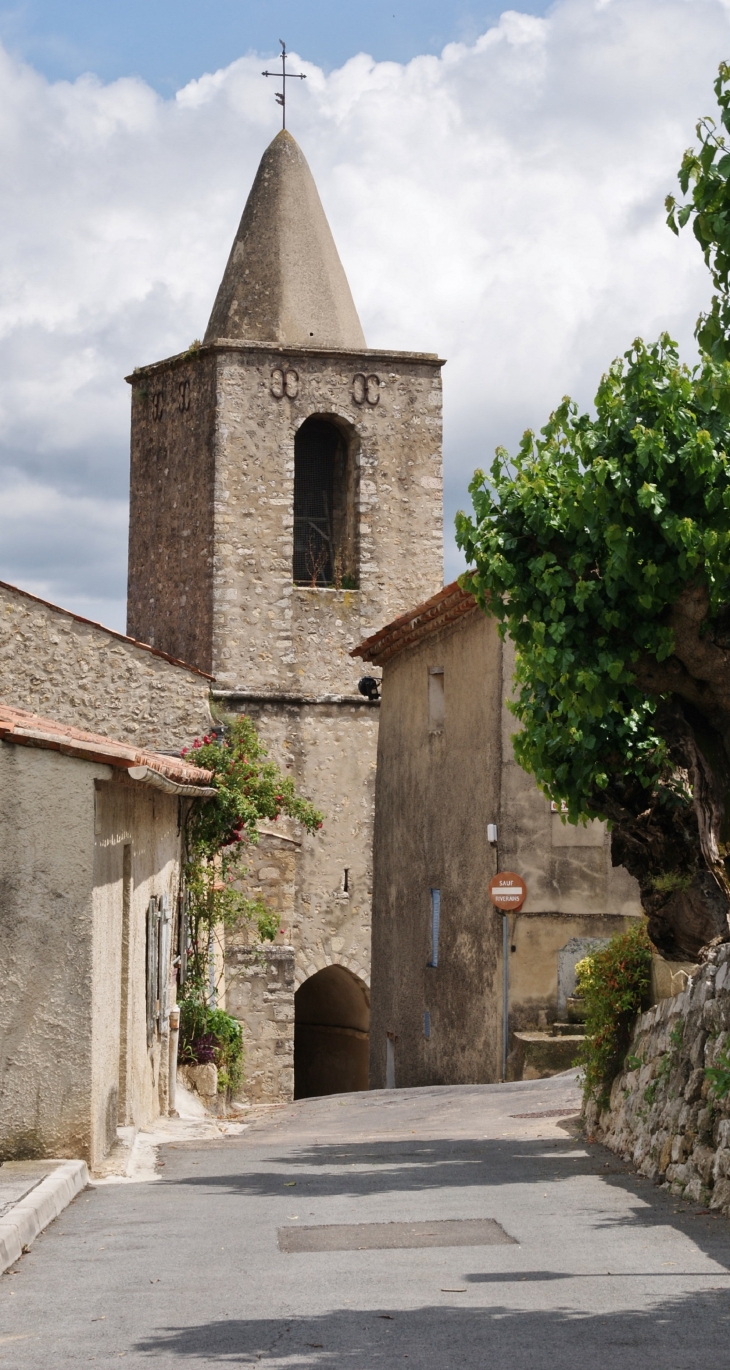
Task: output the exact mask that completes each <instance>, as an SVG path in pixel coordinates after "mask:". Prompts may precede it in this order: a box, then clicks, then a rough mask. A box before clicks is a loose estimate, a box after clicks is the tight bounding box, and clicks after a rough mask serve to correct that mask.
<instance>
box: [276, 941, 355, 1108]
mask: <svg viewBox="0 0 730 1370" xmlns="http://www.w3.org/2000/svg"><path fill="white" fill-rule="evenodd" d="M369 1029H370V995H369V993H368V989H367V986H366V985H364V984H363V982H362V980H359V979H358V977H357V976H356V975H353V974H352V972H351V971H349V970H345V968H344V966H327V967H326V968H325V969H324V970H320V971H318V972H317V974H316V975H312V976H310V978H309V979H308V980H305V981H304V984H303V985H301V986H300V987H299V989H298V990H297V992H296V994H295V996H294V1098H295V1099H308V1098H311V1097H312V1096H313V1095H318V1094H347V1093H350V1092H351V1091H354V1090H359V1089H367V1087H368V1038H369Z"/></svg>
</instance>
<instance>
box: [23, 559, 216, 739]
mask: <svg viewBox="0 0 730 1370" xmlns="http://www.w3.org/2000/svg"><path fill="white" fill-rule="evenodd" d="M209 686H210V682H209V681H208V680H206V679H205V677H204V676H201V675H200V674H199V673H198V672H197V671H191V670H189V669H187V668H186V667H184V666H175V665H173V664H172V662H169V661H166V660H165V659H164V657H161V656H157V655H156V654H154V653H152V652H149V651H146V650H145V648H144V647H143V646H140V645H138V644H136V643H134V642H131V641H129V640H126V639H125V638H123V637H122V636H121V635H119V634H114V633H112V632H111V631H109V630H108V629H106V628H101V627H99V626H97V625H96V624H93V623H87V622H85V621H83V620H82V619H79V618H75V617H74V615H73V614H70V613H68V612H66V611H65V610H63V609H58V608H56V607H55V606H54V605H52V604H46V603H44V602H43V601H42V600H38V599H35V598H34V597H33V596H32V595H26V594H24V593H23V591H21V590H16V589H14V588H13V587H11V586H7V585H2V584H0V700H3V701H4V702H5V703H7V704H11V705H14V706H15V707H16V708H22V709H30V710H32V711H34V712H36V713H39V714H42V715H44V716H45V717H47V718H53V719H55V720H56V721H57V722H59V723H71V724H74V725H75V726H76V727H80V728H89V729H91V730H92V731H93V732H100V733H103V734H104V736H106V737H113V738H116V739H118V740H119V741H121V742H133V743H135V744H136V745H138V746H143V747H150V748H152V749H159V750H161V751H168V752H170V751H179V750H180V749H181V748H182V747H183V746H185V745H189V744H190V742H191V741H192V740H193V738H194V737H195V736H196V735H199V734H200V733H204V732H205V731H206V730H207V729H208V728H209V726H210V711H209V708H208V694H209Z"/></svg>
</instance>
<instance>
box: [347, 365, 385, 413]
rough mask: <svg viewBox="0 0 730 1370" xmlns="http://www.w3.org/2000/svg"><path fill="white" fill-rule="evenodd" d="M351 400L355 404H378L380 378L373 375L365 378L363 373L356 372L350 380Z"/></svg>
mask: <svg viewBox="0 0 730 1370" xmlns="http://www.w3.org/2000/svg"><path fill="white" fill-rule="evenodd" d="M352 398H353V400H354V401H355V404H371V405H373V406H375V405H376V404H379V403H380V377H379V376H376V375H374V374H371V375H369V376H366V375H365V372H364V371H358V372H356V374H355V375H354V376H353V378H352Z"/></svg>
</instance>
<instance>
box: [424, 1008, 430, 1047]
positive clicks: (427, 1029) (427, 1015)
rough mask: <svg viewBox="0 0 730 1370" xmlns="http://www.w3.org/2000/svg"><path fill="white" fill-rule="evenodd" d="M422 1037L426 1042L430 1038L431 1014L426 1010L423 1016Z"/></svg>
mask: <svg viewBox="0 0 730 1370" xmlns="http://www.w3.org/2000/svg"><path fill="white" fill-rule="evenodd" d="M423 1035H424V1037H425V1038H426V1041H428V1040H429V1038H430V1036H431V1014H430V1013H429V1011H428V1009H426V1012H425V1013H424V1015H423Z"/></svg>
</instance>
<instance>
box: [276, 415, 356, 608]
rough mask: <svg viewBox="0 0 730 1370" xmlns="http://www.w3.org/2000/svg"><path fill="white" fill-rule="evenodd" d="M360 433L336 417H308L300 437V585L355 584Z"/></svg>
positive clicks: (296, 561) (296, 567) (296, 572)
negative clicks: (357, 452)
mask: <svg viewBox="0 0 730 1370" xmlns="http://www.w3.org/2000/svg"><path fill="white" fill-rule="evenodd" d="M355 448H356V443H355V440H354V435H353V434H350V433H348V432H347V430H346V428H345V426H344V425H342V424H340V423H339V422H334V421H333V420H332V419H330V418H324V417H321V418H320V417H318V416H315V417H313V418H311V419H307V421H306V423H303V424H302V426H301V428H300V429H299V432H298V433H297V435H296V438H295V441H294V554H293V565H292V572H293V578H294V582H295V584H296V585H310V586H312V588H316V587H318V586H319V587H328V586H330V587H334V588H335V589H344V590H354V589H356V588H357V584H358V565H357V560H358V558H357V507H356V506H357V469H358V468H357V464H356V453H355Z"/></svg>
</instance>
